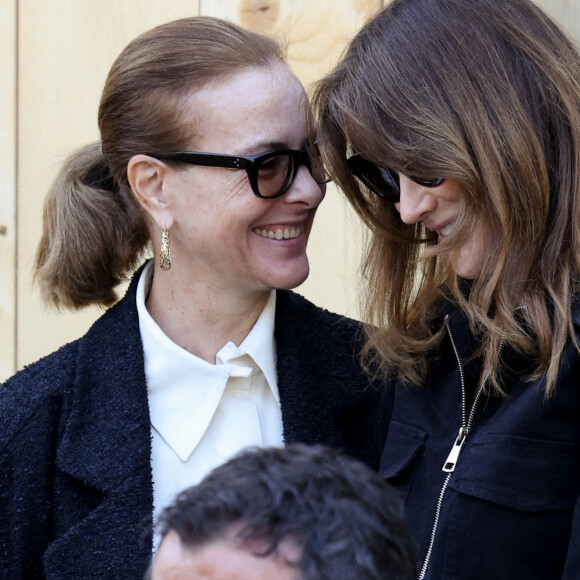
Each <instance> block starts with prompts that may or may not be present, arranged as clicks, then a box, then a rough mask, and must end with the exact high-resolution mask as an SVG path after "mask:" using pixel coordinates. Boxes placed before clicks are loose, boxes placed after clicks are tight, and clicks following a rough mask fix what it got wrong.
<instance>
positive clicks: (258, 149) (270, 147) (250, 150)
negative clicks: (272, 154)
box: [240, 139, 307, 156]
mask: <svg viewBox="0 0 580 580" xmlns="http://www.w3.org/2000/svg"><path fill="white" fill-rule="evenodd" d="M306 141H307V139H305V140H304V142H305V143H306ZM302 147H304V144H303V145H302ZM279 149H292V147H290V146H289V145H288V143H285V142H282V141H262V142H260V143H256V144H255V145H251V146H249V147H247V148H245V149H243V150H242V151H241V152H240V155H241V156H244V155H246V156H247V155H254V154H255V153H262V152H266V151H278V150H279Z"/></svg>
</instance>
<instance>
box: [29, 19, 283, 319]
mask: <svg viewBox="0 0 580 580" xmlns="http://www.w3.org/2000/svg"><path fill="white" fill-rule="evenodd" d="M284 60H285V52H284V49H283V47H282V46H281V45H280V44H279V43H278V42H277V41H276V40H274V39H273V38H270V37H267V36H264V35H261V34H257V33H254V32H251V31H249V30H245V29H243V28H241V27H239V26H236V25H234V24H232V23H229V22H226V21H223V20H219V19H217V18H210V17H193V18H184V19H181V20H176V21H174V22H169V23H167V24H163V25H161V26H158V27H156V28H154V29H152V30H150V31H148V32H146V33H144V34H142V35H141V36H139V37H138V38H136V39H135V40H134V41H133V42H131V43H130V44H129V45H128V46H127V47H126V48H125V49H124V50H123V52H122V53H121V54H120V56H119V57H118V58H117V60H116V61H115V63H114V64H113V66H112V68H111V70H110V72H109V75H108V78H107V81H106V83H105V87H104V89H103V94H102V97H101V103H100V107H99V117H98V118H99V129H100V133H101V141H100V142H98V143H93V144H91V145H88V146H86V147H83V148H82V149H80V150H79V151H77V152H75V153H73V154H72V155H71V156H70V157H69V159H68V160H67V161H66V162H65V163H64V165H63V167H62V169H61V171H60V173H59V175H58V176H57V178H56V180H55V182H54V183H53V185H52V187H51V189H50V191H49V193H48V196H47V198H46V201H45V206H44V218H43V232H42V239H41V241H40V244H39V247H38V250H37V255H36V264H35V277H36V279H37V281H38V282H39V284H40V286H41V290H42V293H43V297H44V298H45V300H46V301H47V302H49V303H51V304H53V305H55V306H57V307H60V306H64V307H67V308H80V307H83V306H86V305H88V304H100V305H105V306H106V305H110V304H112V303H113V302H115V301H116V299H117V296H116V294H115V287H116V286H117V285H118V284H119V283H120V282H122V281H123V280H124V279H125V278H126V277H127V276H128V275H129V274H130V273H131V272H132V271H133V269H134V268H135V266H136V265H137V263H138V262H139V261H140V259H142V254H143V252H144V251H145V249H146V248H147V246H148V243H149V232H148V228H147V224H146V221H145V215H144V212H143V210H142V209H141V207H140V206H139V203H138V202H137V200H136V199H135V197H134V195H133V194H132V192H131V187H130V185H129V182H128V179H127V164H128V162H129V160H130V159H131V157H133V156H134V155H136V154H139V153H152V152H157V151H178V150H180V149H182V148H184V147H185V146H186V145H187V144H188V143H189V142H190V141H191V139H192V138H194V137H195V135H192V134H191V131H192V129H191V126H192V123H191V120H192V117H193V120H195V112H193V113H192V112H191V111H188V110H187V109H186V108H185V107H184V106H183V104H182V103H183V102H184V97H185V96H187V95H189V94H191V93H192V92H195V91H196V90H199V89H200V88H201V87H203V86H204V85H206V84H207V83H208V82H211V81H213V80H216V79H220V78H223V77H226V76H228V75H232V74H234V73H236V72H239V71H240V70H242V69H244V68H247V67H268V66H270V65H271V64H272V63H273V62H276V61H284ZM186 121H189V122H186ZM232 122H235V119H233V120H232Z"/></svg>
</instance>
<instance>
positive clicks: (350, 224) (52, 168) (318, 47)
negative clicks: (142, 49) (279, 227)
mask: <svg viewBox="0 0 580 580" xmlns="http://www.w3.org/2000/svg"><path fill="white" fill-rule="evenodd" d="M385 1H388V0H385ZM506 1H509V0H506ZM381 4H382V0H194V1H191V0H189V1H186V0H99V1H98V2H95V1H94V0H50V1H48V0H0V381H1V380H3V379H5V378H7V377H8V376H10V375H11V374H12V373H13V372H14V371H15V370H16V369H18V368H21V367H22V366H23V365H25V364H27V363H29V362H32V361H33V360H36V359H37V358H39V357H40V356H42V355H44V354H47V353H49V352H52V351H53V350H55V349H56V348H57V347H58V346H60V345H61V344H64V343H65V342H68V341H70V340H72V339H74V338H76V337H78V336H80V335H81V334H83V333H84V332H85V330H86V329H87V328H88V326H89V325H90V323H91V322H92V321H93V320H94V319H95V318H96V317H97V316H98V315H99V314H100V311H99V310H97V309H89V310H86V311H82V312H77V313H55V312H52V311H49V310H47V309H45V308H44V307H43V306H42V304H41V302H40V299H39V294H38V291H37V290H36V289H35V288H34V287H33V286H32V274H31V270H32V264H33V260H34V253H35V249H36V245H37V243H38V240H39V236H40V225H41V213H42V202H43V199H44V195H45V193H46V190H47V187H48V186H49V184H50V183H51V181H52V180H53V178H54V176H55V174H56V171H57V168H58V166H59V164H60V163H61V161H62V160H63V159H64V157H66V155H67V154H68V153H70V152H71V151H72V150H73V149H75V148H76V147H78V146H80V145H83V144H85V143H88V142H90V141H94V140H96V139H97V138H98V132H97V123H96V114H97V107H98V101H99V97H100V93H101V89H102V86H103V83H104V80H105V77H106V75H107V72H108V69H109V67H110V66H111V64H112V62H113V60H114V59H115V57H116V56H117V54H118V53H119V52H120V51H121V50H122V48H123V47H124V46H125V45H126V44H127V42H129V41H130V40H131V39H133V38H134V37H135V36H137V35H138V34H140V33H141V32H143V31H145V30H147V29H149V28H151V27H153V26H155V25H157V24H160V23H162V22H166V21H169V20H173V19H176V18H181V17H184V16H192V15H197V14H203V15H210V16H218V17H222V18H227V19H229V20H232V21H234V22H237V23H239V24H242V25H244V26H246V27H248V28H251V29H254V30H258V31H262V32H268V33H273V34H276V35H283V36H284V37H285V38H287V40H288V41H289V61H290V65H291V66H292V68H293V69H294V70H295V72H296V73H297V74H298V76H299V77H300V78H301V80H302V81H303V82H304V83H305V84H306V85H308V84H309V83H311V82H312V81H313V80H315V79H316V78H318V77H319V76H320V75H322V74H323V73H325V72H326V71H327V70H329V68H331V67H332V64H333V63H334V62H335V61H336V59H337V58H338V55H339V54H340V51H341V50H342V49H343V48H344V46H345V44H346V43H347V42H348V40H349V39H350V38H351V37H352V36H353V34H354V33H355V32H356V31H357V30H358V28H360V26H361V25H362V24H363V23H364V22H365V20H366V19H367V18H368V17H369V16H371V15H372V14H373V13H374V11H376V10H377V9H378V8H379V7H380V5H381ZM538 4H540V6H542V7H543V8H544V9H545V10H546V11H548V12H549V13H551V14H552V15H553V16H554V17H555V18H556V19H557V20H558V21H559V22H561V23H563V24H564V26H567V27H568V29H569V31H570V32H571V34H572V35H573V36H575V37H576V38H577V39H580V2H579V1H578V0H538ZM362 236H363V233H362V232H361V231H360V229H359V227H358V222H357V220H356V218H355V217H354V216H353V214H352V212H351V211H350V210H349V208H348V207H346V204H345V203H344V202H343V200H342V198H341V197H340V195H339V194H338V193H337V192H336V191H335V190H333V189H332V188H331V189H330V190H329V193H328V195H327V199H326V200H325V202H324V204H323V205H322V206H321V209H320V211H319V213H318V216H317V220H316V222H315V227H314V231H313V234H312V237H311V241H310V245H309V256H310V260H311V265H312V273H311V275H310V277H309V279H308V280H307V281H306V282H305V283H304V284H303V285H302V286H301V287H300V288H299V292H301V293H302V294H304V295H305V296H307V297H308V298H310V299H311V300H313V301H314V302H315V303H317V304H319V305H322V306H324V307H326V308H329V309H331V310H334V311H337V312H341V313H345V314H349V315H351V316H357V315H358V302H357V297H356V291H357V276H358V263H359V258H360V248H361V246H362Z"/></svg>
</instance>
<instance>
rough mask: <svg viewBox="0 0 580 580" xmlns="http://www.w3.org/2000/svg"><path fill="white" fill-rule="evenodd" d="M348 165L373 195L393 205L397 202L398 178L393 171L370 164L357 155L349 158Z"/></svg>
mask: <svg viewBox="0 0 580 580" xmlns="http://www.w3.org/2000/svg"><path fill="white" fill-rule="evenodd" d="M348 163H349V165H350V167H351V169H352V172H353V174H354V175H355V176H356V177H358V178H359V179H360V180H361V181H362V182H363V183H364V184H365V185H366V186H367V187H368V188H369V189H370V190H371V191H372V192H373V193H375V194H376V195H378V196H379V197H382V198H383V199H386V200H387V201H390V202H393V203H397V202H398V201H399V197H400V190H399V176H398V174H397V173H396V172H395V171H392V170H390V169H385V168H384V167H380V166H379V165H376V164H375V163H371V162H370V161H367V160H366V159H365V158H364V157H361V156H360V155H358V154H356V155H353V156H352V157H350V158H349V160H348Z"/></svg>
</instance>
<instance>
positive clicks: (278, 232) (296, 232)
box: [252, 226, 302, 240]
mask: <svg viewBox="0 0 580 580" xmlns="http://www.w3.org/2000/svg"><path fill="white" fill-rule="evenodd" d="M252 231H253V232H254V233H255V234H258V235H259V236H261V237H262V238H268V239H270V240H293V239H295V238H298V237H300V235H301V234H302V227H301V226H291V227H284V228H276V229H275V230H271V229H266V228H254V229H253V230H252Z"/></svg>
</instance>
